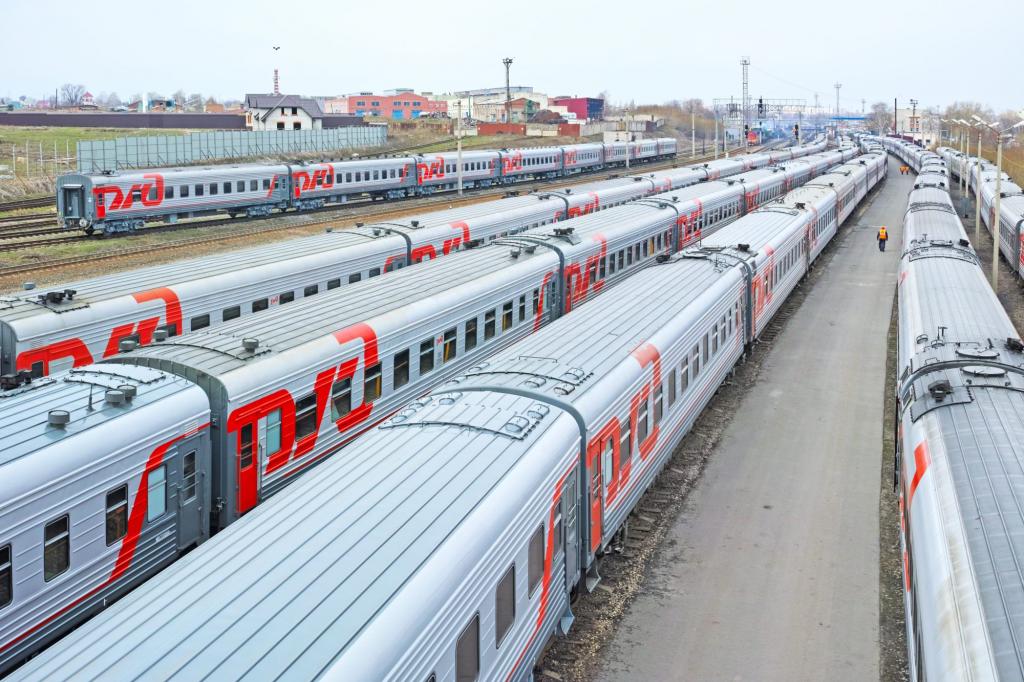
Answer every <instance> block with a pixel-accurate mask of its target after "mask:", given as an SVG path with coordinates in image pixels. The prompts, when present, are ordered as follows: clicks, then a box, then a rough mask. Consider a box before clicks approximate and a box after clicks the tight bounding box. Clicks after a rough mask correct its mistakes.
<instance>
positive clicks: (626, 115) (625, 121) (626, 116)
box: [622, 109, 632, 170]
mask: <svg viewBox="0 0 1024 682" xmlns="http://www.w3.org/2000/svg"><path fill="white" fill-rule="evenodd" d="M622 127H623V128H625V129H626V170H629V140H630V138H631V137H632V134H631V133H630V132H629V109H626V111H625V113H624V114H623V115H622Z"/></svg>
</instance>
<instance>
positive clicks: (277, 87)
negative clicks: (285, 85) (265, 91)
mask: <svg viewBox="0 0 1024 682" xmlns="http://www.w3.org/2000/svg"><path fill="white" fill-rule="evenodd" d="M274 94H275V95H280V94H281V82H280V80H279V79H278V77H277V69H274Z"/></svg>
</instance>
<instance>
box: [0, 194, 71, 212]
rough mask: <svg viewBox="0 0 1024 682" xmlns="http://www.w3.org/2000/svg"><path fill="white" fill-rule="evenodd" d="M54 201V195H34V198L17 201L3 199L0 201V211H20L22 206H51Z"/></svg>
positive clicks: (55, 199)
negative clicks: (3, 200)
mask: <svg viewBox="0 0 1024 682" xmlns="http://www.w3.org/2000/svg"><path fill="white" fill-rule="evenodd" d="M56 203H57V197H56V196H49V197H35V198H34V199H19V200H17V201H5V202H3V203H0V213H5V212H7V211H20V210H22V209H24V208H42V207H43V206H53V205H54V204H56Z"/></svg>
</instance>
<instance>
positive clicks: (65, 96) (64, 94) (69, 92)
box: [60, 83, 85, 107]
mask: <svg viewBox="0 0 1024 682" xmlns="http://www.w3.org/2000/svg"><path fill="white" fill-rule="evenodd" d="M84 94H85V86H84V85H82V84H80V83H78V84H75V83H65V84H64V85H62V86H60V101H61V103H62V104H64V105H66V106H69V107H75V106H78V105H79V104H81V103H82V95H84Z"/></svg>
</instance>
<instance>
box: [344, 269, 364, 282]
mask: <svg viewBox="0 0 1024 682" xmlns="http://www.w3.org/2000/svg"><path fill="white" fill-rule="evenodd" d="M362 278H363V275H362V273H359V272H357V273H356V274H354V275H349V276H348V283H349V284H354V283H356V282H358V281H359V280H361V279H362Z"/></svg>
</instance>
